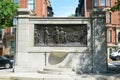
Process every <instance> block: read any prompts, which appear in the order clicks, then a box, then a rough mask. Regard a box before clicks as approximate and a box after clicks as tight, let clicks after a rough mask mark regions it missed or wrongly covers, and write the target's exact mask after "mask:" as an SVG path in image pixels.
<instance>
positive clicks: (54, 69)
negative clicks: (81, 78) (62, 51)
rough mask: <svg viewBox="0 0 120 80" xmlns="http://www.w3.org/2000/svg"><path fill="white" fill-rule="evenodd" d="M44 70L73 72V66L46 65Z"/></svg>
mask: <svg viewBox="0 0 120 80" xmlns="http://www.w3.org/2000/svg"><path fill="white" fill-rule="evenodd" d="M43 70H44V71H53V72H66V71H67V72H73V71H72V68H55V67H45V68H44V69H43Z"/></svg>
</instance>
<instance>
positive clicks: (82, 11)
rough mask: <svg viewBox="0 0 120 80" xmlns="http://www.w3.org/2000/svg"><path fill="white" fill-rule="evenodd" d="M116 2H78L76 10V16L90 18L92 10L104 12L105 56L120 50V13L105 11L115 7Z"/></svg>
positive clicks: (111, 0)
mask: <svg viewBox="0 0 120 80" xmlns="http://www.w3.org/2000/svg"><path fill="white" fill-rule="evenodd" d="M116 1H117V0H79V4H78V7H77V8H76V11H75V15H76V16H85V17H90V14H91V11H92V10H94V9H103V10H106V28H107V32H106V33H107V35H106V40H107V55H108V59H109V55H110V53H112V52H113V51H115V50H116V49H118V48H120V11H115V12H110V11H107V10H108V9H110V8H111V7H112V6H114V5H115V2H116Z"/></svg>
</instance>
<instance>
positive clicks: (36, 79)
mask: <svg viewBox="0 0 120 80" xmlns="http://www.w3.org/2000/svg"><path fill="white" fill-rule="evenodd" d="M66 79H68V80H120V74H110V73H109V74H108V73H107V74H82V75H55V74H40V73H0V80H66Z"/></svg>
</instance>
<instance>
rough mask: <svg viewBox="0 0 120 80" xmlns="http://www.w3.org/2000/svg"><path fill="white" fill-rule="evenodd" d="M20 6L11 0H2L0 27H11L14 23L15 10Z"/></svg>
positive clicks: (0, 0) (0, 2) (0, 3)
mask: <svg viewBox="0 0 120 80" xmlns="http://www.w3.org/2000/svg"><path fill="white" fill-rule="evenodd" d="M17 8H18V6H17V5H16V4H15V3H13V2H11V1H10V0H0V28H5V27H11V26H12V25H13V20H12V19H13V16H14V14H13V13H14V12H15V11H17Z"/></svg>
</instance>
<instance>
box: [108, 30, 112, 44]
mask: <svg viewBox="0 0 120 80" xmlns="http://www.w3.org/2000/svg"><path fill="white" fill-rule="evenodd" d="M109 40H110V42H112V30H110V32H109Z"/></svg>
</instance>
